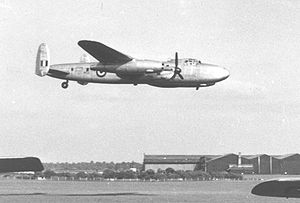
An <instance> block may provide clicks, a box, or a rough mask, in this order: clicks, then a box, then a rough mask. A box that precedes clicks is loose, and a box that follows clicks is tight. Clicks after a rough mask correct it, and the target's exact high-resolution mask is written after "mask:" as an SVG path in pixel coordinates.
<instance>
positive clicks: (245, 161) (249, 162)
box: [143, 153, 300, 174]
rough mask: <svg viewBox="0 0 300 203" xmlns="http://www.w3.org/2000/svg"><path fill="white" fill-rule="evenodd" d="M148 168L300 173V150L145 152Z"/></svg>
mask: <svg viewBox="0 0 300 203" xmlns="http://www.w3.org/2000/svg"><path fill="white" fill-rule="evenodd" d="M143 165H144V169H145V170H148V169H152V170H154V171H157V170H158V169H161V170H166V169H167V168H173V169H174V170H202V171H206V172H217V171H231V172H235V173H253V174H300V154H288V155H272V156H270V155H267V154H257V155H241V154H240V153H239V155H237V154H233V153H231V154H225V155H144V163H143Z"/></svg>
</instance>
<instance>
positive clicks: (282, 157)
mask: <svg viewBox="0 0 300 203" xmlns="http://www.w3.org/2000/svg"><path fill="white" fill-rule="evenodd" d="M294 155H300V154H298V153H294V154H284V155H272V157H274V158H276V159H286V158H288V157H291V156H294Z"/></svg>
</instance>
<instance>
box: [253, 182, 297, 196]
mask: <svg viewBox="0 0 300 203" xmlns="http://www.w3.org/2000/svg"><path fill="white" fill-rule="evenodd" d="M251 193H252V194H255V195H260V196H269V197H286V198H289V197H292V198H300V179H299V178H284V179H278V180H270V181H266V182H263V183H260V184H258V185H256V186H255V187H254V188H253V189H252V191H251Z"/></svg>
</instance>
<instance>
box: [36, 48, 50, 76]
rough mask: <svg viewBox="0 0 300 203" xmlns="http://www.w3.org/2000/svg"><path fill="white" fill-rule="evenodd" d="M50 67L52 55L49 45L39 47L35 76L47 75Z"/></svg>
mask: <svg viewBox="0 0 300 203" xmlns="http://www.w3.org/2000/svg"><path fill="white" fill-rule="evenodd" d="M49 67H50V53H49V48H48V46H47V44H45V43H42V44H41V45H40V46H39V49H38V52H37V56H36V66H35V74H36V75H38V76H41V77H43V76H45V75H47V73H48V71H49Z"/></svg>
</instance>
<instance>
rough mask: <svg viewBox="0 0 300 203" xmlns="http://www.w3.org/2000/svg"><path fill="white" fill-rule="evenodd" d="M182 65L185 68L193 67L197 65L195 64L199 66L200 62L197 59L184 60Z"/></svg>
mask: <svg viewBox="0 0 300 203" xmlns="http://www.w3.org/2000/svg"><path fill="white" fill-rule="evenodd" d="M183 64H184V65H186V66H193V65H197V64H201V61H200V60H197V59H191V58H189V59H184V63H183Z"/></svg>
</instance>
